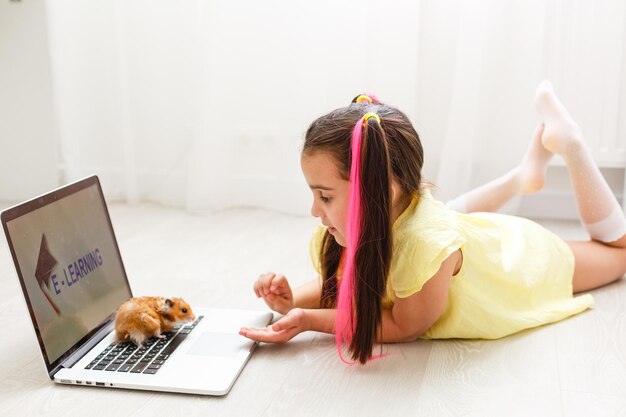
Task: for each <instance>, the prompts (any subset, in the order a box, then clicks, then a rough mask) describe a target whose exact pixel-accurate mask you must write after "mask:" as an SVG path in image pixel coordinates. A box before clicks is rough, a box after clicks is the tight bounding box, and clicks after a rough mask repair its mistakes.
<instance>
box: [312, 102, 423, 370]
mask: <svg viewBox="0 0 626 417" xmlns="http://www.w3.org/2000/svg"><path fill="white" fill-rule="evenodd" d="M369 112H373V113H376V114H377V115H378V116H379V117H380V123H378V122H371V119H370V122H369V123H366V124H365V126H366V127H364V128H363V131H362V140H361V161H360V171H361V179H360V181H361V193H362V197H361V238H360V241H359V243H358V246H357V250H356V255H355V258H354V265H353V268H354V276H355V277H356V279H355V282H354V299H353V305H354V310H355V316H356V322H355V323H353V324H354V327H353V328H354V336H353V338H352V341H351V343H350V346H349V349H350V352H351V353H352V358H353V359H354V360H357V359H358V360H359V362H361V363H365V362H366V361H367V360H368V359H369V358H371V356H372V347H373V344H374V342H375V341H376V331H377V329H378V327H379V326H380V325H381V317H382V299H383V296H384V294H385V289H386V285H387V275H388V273H389V268H390V265H391V259H392V243H393V238H392V218H391V210H392V198H391V181H392V179H393V180H394V181H395V182H397V183H398V184H399V185H400V187H401V192H402V195H403V196H412V195H416V194H417V193H418V192H419V188H420V184H421V180H422V178H421V170H422V166H423V161H424V153H423V149H422V144H421V142H420V139H419V136H418V134H417V132H416V131H415V129H414V128H413V126H412V124H411V122H410V121H409V119H408V117H407V116H406V115H405V114H404V113H402V112H401V111H400V110H398V109H396V108H394V107H391V106H388V105H385V104H382V103H378V102H373V103H368V102H361V103H355V102H354V101H353V103H352V104H350V105H349V106H347V107H343V108H340V109H337V110H334V111H332V112H330V113H328V114H326V115H324V116H322V117H320V118H318V119H317V120H315V121H314V122H313V123H312V124H311V126H309V128H308V130H307V132H306V136H305V141H304V146H303V149H302V153H303V154H308V155H311V154H313V153H316V152H327V153H329V154H330V155H332V156H333V158H334V159H335V160H336V163H337V166H338V169H339V172H340V175H341V176H342V177H343V178H344V179H346V180H349V178H350V166H351V163H352V152H351V149H350V145H351V134H352V129H353V128H354V126H355V124H356V122H357V121H358V120H360V119H361V117H363V115H364V114H366V113H369ZM400 200H401V199H400ZM342 252H343V248H342V247H341V246H340V245H339V244H338V243H337V242H336V241H335V239H334V237H333V236H332V235H331V234H330V233H329V232H326V233H325V234H324V237H323V241H322V244H321V247H320V270H321V274H322V278H323V285H322V297H321V307H323V308H336V303H337V293H338V282H337V270H338V268H339V264H340V260H341V256H342Z"/></svg>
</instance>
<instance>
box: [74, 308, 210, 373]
mask: <svg viewBox="0 0 626 417" xmlns="http://www.w3.org/2000/svg"><path fill="white" fill-rule="evenodd" d="M203 318H204V316H198V318H197V319H196V320H195V321H194V322H193V323H191V324H188V325H185V326H176V327H174V330H172V331H171V332H167V333H163V336H165V338H164V339H159V338H156V337H151V338H150V339H148V340H146V341H145V342H144V344H143V346H142V347H141V348H138V347H137V346H136V345H135V344H134V343H133V342H121V343H111V344H110V345H109V346H107V347H106V348H105V349H104V350H103V351H102V352H101V353H100V354H99V355H98V356H97V357H96V358H95V359H94V360H93V361H91V363H90V364H89V365H87V366H85V369H91V370H94V371H109V372H130V373H133V374H141V373H143V374H149V375H154V374H156V373H157V372H158V371H159V369H161V367H162V366H163V364H164V363H165V361H167V360H168V359H169V357H170V356H171V355H172V352H174V350H176V348H177V347H178V346H179V345H180V344H181V343H182V342H183V341H184V340H185V338H186V337H187V336H188V335H189V333H191V331H192V330H193V329H194V328H195V327H196V326H197V325H198V323H200V320H202V319H203Z"/></svg>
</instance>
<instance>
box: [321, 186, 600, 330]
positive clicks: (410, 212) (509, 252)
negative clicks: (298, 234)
mask: <svg viewBox="0 0 626 417" xmlns="http://www.w3.org/2000/svg"><path fill="white" fill-rule="evenodd" d="M325 231H326V227H325V226H319V227H318V228H317V230H316V231H315V233H314V235H313V238H312V239H311V248H310V249H311V258H312V260H313V265H314V266H315V268H316V270H317V271H318V273H319V271H320V268H319V265H318V259H319V247H320V244H321V240H322V237H323V236H324V232H325ZM393 235H394V236H393V259H392V262H391V267H390V272H389V277H388V279H387V294H386V295H385V297H384V298H383V307H384V308H391V307H392V306H393V303H394V301H395V299H396V297H399V298H404V297H408V296H410V295H412V294H414V293H416V292H418V291H420V290H421V288H422V286H423V285H424V283H425V282H426V281H428V280H429V279H430V278H431V277H432V276H433V275H435V273H436V272H437V271H438V270H439V268H440V266H441V263H442V262H443V261H444V260H445V259H446V258H447V257H448V256H450V254H452V253H453V252H455V251H456V250H457V249H461V252H462V253H463V265H462V267H461V269H460V270H459V272H458V273H457V274H456V275H455V276H454V277H453V278H452V282H451V284H450V291H449V294H448V302H447V305H446V308H445V311H444V313H443V314H442V316H441V317H440V318H439V319H438V320H437V321H436V322H435V323H434V324H433V325H432V326H431V328H430V329H429V330H428V331H427V332H426V333H425V334H424V335H423V336H422V338H423V339H445V338H480V339H498V338H501V337H504V336H507V335H510V334H513V333H516V332H519V331H521V330H524V329H528V328H532V327H536V326H541V325H543V324H547V323H552V322H555V321H559V320H562V319H564V318H566V317H569V316H572V315H574V314H577V313H580V312H582V311H584V310H586V309H587V308H589V307H590V306H592V305H593V297H592V296H591V295H590V294H585V295H582V296H578V297H573V296H572V276H573V273H574V255H573V253H572V251H571V249H570V248H569V246H568V245H567V244H566V243H565V242H564V241H563V240H561V238H559V237H558V236H556V235H555V234H554V233H552V232H550V231H549V230H547V229H545V228H544V227H542V226H540V225H538V224H537V223H535V222H532V221H530V220H528V219H524V218H521V217H515V216H508V215H503V214H496V213H471V214H462V213H457V212H455V211H453V210H450V209H448V208H447V207H446V206H445V205H444V204H443V203H441V202H439V201H437V200H435V199H434V198H433V197H432V195H431V193H430V191H429V190H428V189H426V188H425V189H423V190H422V191H421V192H420V196H419V198H418V197H415V198H413V201H412V202H411V204H410V205H409V207H408V208H407V209H406V210H405V211H404V212H403V213H402V214H401V215H400V216H399V217H398V218H397V219H396V221H395V223H394V224H393Z"/></svg>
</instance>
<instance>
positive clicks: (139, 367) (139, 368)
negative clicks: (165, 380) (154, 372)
mask: <svg viewBox="0 0 626 417" xmlns="http://www.w3.org/2000/svg"><path fill="white" fill-rule="evenodd" d="M148 364H149V362H139V363H138V364H137V365H135V367H134V368H133V369H132V370H131V371H130V372H132V373H134V374H138V373H141V372H142V371H143V370H144V369H146V368H147V367H148Z"/></svg>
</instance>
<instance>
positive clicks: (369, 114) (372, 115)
mask: <svg viewBox="0 0 626 417" xmlns="http://www.w3.org/2000/svg"><path fill="white" fill-rule="evenodd" d="M371 117H373V118H374V119H376V121H377V122H378V124H380V117H378V115H377V114H376V113H365V114H364V115H363V126H365V125H366V124H367V120H368V119H369V118H371Z"/></svg>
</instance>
